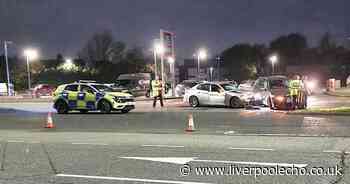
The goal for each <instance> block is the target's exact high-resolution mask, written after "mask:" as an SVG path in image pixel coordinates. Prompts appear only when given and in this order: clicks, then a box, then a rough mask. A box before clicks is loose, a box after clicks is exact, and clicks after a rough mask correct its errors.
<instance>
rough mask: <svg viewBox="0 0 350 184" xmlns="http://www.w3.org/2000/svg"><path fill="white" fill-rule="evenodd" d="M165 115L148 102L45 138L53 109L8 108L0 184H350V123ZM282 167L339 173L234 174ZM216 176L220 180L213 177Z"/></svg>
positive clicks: (60, 125)
mask: <svg viewBox="0 0 350 184" xmlns="http://www.w3.org/2000/svg"><path fill="white" fill-rule="evenodd" d="M310 102H311V104H312V106H318V107H321V106H322V107H330V106H344V105H348V104H347V102H346V100H345V99H343V98H334V97H328V96H323V95H318V96H315V97H312V98H310ZM328 102H329V103H328ZM166 105H167V107H166V108H159V107H158V108H155V109H153V108H151V102H138V103H137V109H135V111H132V112H130V113H128V114H120V113H113V114H109V115H105V114H100V113H98V112H92V113H88V114H80V113H72V114H68V115H57V114H53V117H52V118H53V122H54V124H55V126H56V128H54V129H45V128H43V126H44V124H45V123H46V118H47V112H48V111H50V110H52V109H50V107H51V104H48V103H22V104H17V103H12V104H4V103H2V104H0V183H10V184H12V183H13V184H17V183H26V184H27V183H29V184H31V183H33V184H41V183H58V184H68V183H69V184H70V183H74V184H75V183H77V184H78V183H124V184H125V183H187V184H195V183H199V184H202V183H327V184H334V183H347V182H349V181H350V178H349V175H350V173H349V167H348V166H349V164H350V163H349V154H350V137H349V135H350V123H349V118H348V117H343V116H333V117H328V116H300V115H287V114H285V113H283V112H271V111H269V110H268V109H266V108H263V109H260V110H245V109H226V108H215V107H214V108H213V107H201V108H196V109H193V108H190V107H188V106H186V105H184V104H182V102H181V101H179V100H172V101H168V102H167V103H166ZM189 114H192V115H193V117H194V119H193V120H194V125H195V128H196V131H194V132H186V131H185V129H186V128H187V126H188V121H189V119H188V115H189ZM277 165H278V166H279V167H287V168H289V167H291V166H293V167H296V168H303V169H305V171H306V172H307V173H309V171H310V170H314V169H315V168H316V167H317V168H321V169H324V170H327V168H338V169H339V168H341V169H343V170H341V173H342V174H341V175H335V174H336V173H322V175H320V176H314V175H312V176H310V175H309V176H301V175H299V176H297V175H283V174H282V175H276V173H273V172H272V173H271V174H273V175H272V176H255V175H259V173H256V172H255V173H254V172H253V173H248V175H247V173H246V174H245V175H243V173H240V172H238V171H239V170H240V169H245V168H247V169H250V170H251V171H252V170H254V169H255V170H254V171H259V169H263V170H264V169H265V170H269V171H273V169H274V168H275V167H277ZM218 168H219V170H220V171H222V172H223V173H222V172H216V171H217V170H218ZM230 168H231V170H230ZM232 168H234V169H232ZM203 169H204V170H203ZM208 169H209V170H210V171H212V169H214V171H213V172H208ZM215 169H216V170H215ZM233 170H234V171H236V172H235V173H233V172H232V171H233ZM330 170H332V169H330ZM298 171H300V170H298ZM237 172H238V173H237ZM265 174H266V173H265ZM280 174H281V173H280ZM309 174H310V173H309ZM327 174H328V175H327ZM260 175H262V173H260Z"/></svg>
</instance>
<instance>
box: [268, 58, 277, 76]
mask: <svg viewBox="0 0 350 184" xmlns="http://www.w3.org/2000/svg"><path fill="white" fill-rule="evenodd" d="M269 60H270V61H271V65H272V74H275V64H276V63H277V61H278V56H277V55H276V54H274V55H272V56H270V58H269Z"/></svg>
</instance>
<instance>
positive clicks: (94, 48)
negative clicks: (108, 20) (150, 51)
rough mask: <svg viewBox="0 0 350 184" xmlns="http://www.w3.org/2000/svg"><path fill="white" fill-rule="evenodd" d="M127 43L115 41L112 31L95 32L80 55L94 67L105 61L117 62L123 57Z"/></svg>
mask: <svg viewBox="0 0 350 184" xmlns="http://www.w3.org/2000/svg"><path fill="white" fill-rule="evenodd" d="M124 50H125V44H124V43H123V42H119V41H114V38H113V35H112V33H111V32H110V31H103V32H101V33H95V34H94V35H93V36H92V38H90V39H89V40H88V41H87V43H86V45H85V46H84V47H83V49H82V50H81V51H80V53H79V57H80V58H82V59H84V60H85V61H87V62H88V64H89V65H90V66H92V67H98V66H99V64H103V63H104V62H111V63H117V62H120V61H121V60H122V58H123V54H124Z"/></svg>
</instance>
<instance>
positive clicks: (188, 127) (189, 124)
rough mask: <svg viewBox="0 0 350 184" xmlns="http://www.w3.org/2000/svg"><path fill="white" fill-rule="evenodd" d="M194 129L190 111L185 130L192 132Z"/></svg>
mask: <svg viewBox="0 0 350 184" xmlns="http://www.w3.org/2000/svg"><path fill="white" fill-rule="evenodd" d="M195 130H196V129H195V128H194V121H193V114H192V113H190V114H189V115H188V126H187V128H186V130H185V131H186V132H194V131H195Z"/></svg>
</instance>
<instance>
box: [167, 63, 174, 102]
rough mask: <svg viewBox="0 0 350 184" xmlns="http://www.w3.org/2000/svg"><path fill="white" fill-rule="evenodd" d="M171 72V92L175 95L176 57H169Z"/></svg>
mask: <svg viewBox="0 0 350 184" xmlns="http://www.w3.org/2000/svg"><path fill="white" fill-rule="evenodd" d="M168 62H169V64H170V72H171V92H172V96H175V58H173V57H168Z"/></svg>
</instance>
